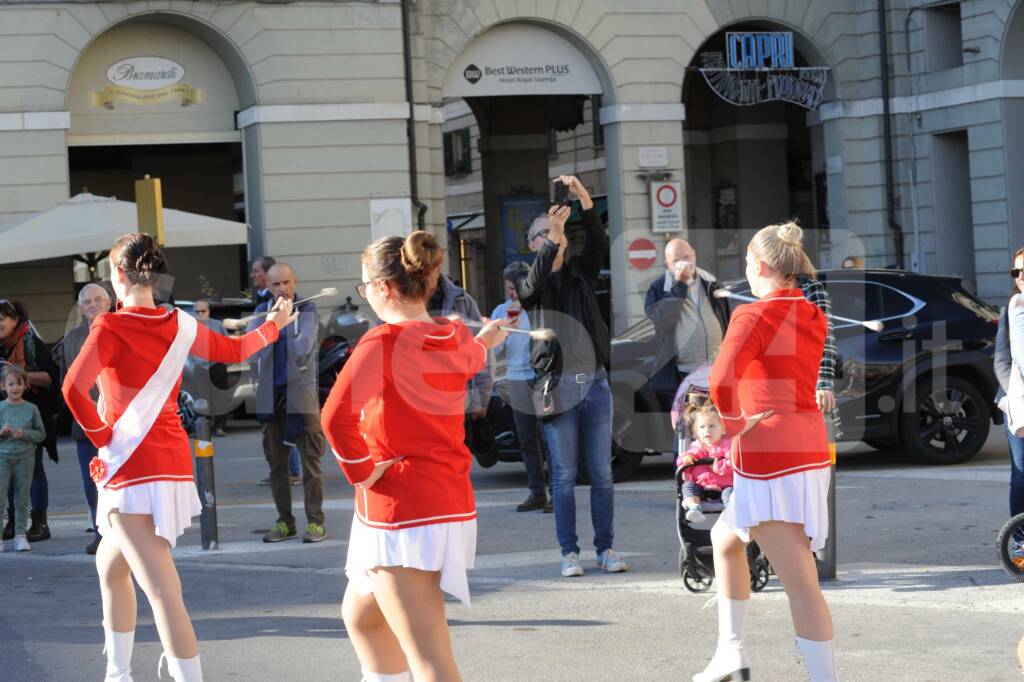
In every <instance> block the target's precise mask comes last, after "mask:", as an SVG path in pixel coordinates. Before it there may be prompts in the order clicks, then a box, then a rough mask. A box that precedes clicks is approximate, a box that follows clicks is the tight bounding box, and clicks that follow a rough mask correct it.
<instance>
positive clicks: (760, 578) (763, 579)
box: [750, 559, 768, 592]
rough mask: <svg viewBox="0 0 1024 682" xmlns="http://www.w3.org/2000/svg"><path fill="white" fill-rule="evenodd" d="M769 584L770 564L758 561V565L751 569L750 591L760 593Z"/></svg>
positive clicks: (761, 560)
mask: <svg viewBox="0 0 1024 682" xmlns="http://www.w3.org/2000/svg"><path fill="white" fill-rule="evenodd" d="M767 584H768V562H767V561H765V560H763V559H758V561H757V563H756V564H754V565H753V566H751V567H750V589H751V590H753V591H754V592H760V591H761V590H763V589H764V588H765V585H767Z"/></svg>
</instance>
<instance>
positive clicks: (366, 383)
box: [321, 318, 487, 530]
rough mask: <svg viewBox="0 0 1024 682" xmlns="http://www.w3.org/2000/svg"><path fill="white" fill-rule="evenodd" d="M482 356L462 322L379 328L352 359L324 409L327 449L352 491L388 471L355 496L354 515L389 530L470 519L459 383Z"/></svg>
mask: <svg viewBox="0 0 1024 682" xmlns="http://www.w3.org/2000/svg"><path fill="white" fill-rule="evenodd" d="M486 364H487V350H486V348H484V346H483V345H482V344H481V343H480V342H478V341H477V340H476V339H475V338H474V337H473V335H472V334H471V333H470V331H469V329H468V328H467V327H466V326H465V325H464V324H462V323H461V322H452V321H451V320H447V319H444V318H437V319H436V320H435V323H430V322H421V321H409V322H401V323H398V324H382V325H380V326H378V327H375V328H373V329H371V330H370V331H369V332H367V333H366V334H365V335H364V336H363V338H362V339H360V341H359V344H358V345H357V346H356V347H355V349H354V350H353V351H352V356H351V357H350V358H349V359H348V361H347V362H346V363H345V367H344V368H343V369H342V370H341V373H340V374H339V375H338V380H337V382H336V383H335V384H334V388H333V389H331V394H330V396H329V397H328V398H327V402H326V403H325V404H324V408H323V413H322V415H321V421H322V423H323V429H324V433H325V434H326V436H327V441H328V442H329V443H330V444H331V448H332V449H333V450H334V457H335V459H337V461H338V465H339V466H340V467H341V470H342V472H344V474H345V476H346V477H347V478H348V480H349V482H350V483H353V484H355V483H359V482H361V481H365V480H366V479H367V478H368V477H369V476H370V474H371V473H372V472H373V469H374V465H375V463H377V462H384V461H387V460H391V459H398V460H399V461H398V462H396V463H395V464H393V465H392V466H391V467H390V468H389V469H388V470H387V471H386V472H385V473H384V475H383V476H382V477H381V478H380V480H378V481H377V482H376V483H375V484H374V485H373V487H371V488H370V489H369V490H365V489H362V488H358V489H357V490H356V500H355V511H356V516H357V518H359V520H360V521H362V522H363V523H364V524H366V525H368V526H370V527H372V528H381V529H385V530H396V529H400V528H412V527H415V526H424V525H429V524H433V523H449V522H458V521H468V520H470V519H474V518H476V502H475V500H474V497H473V487H472V485H471V484H470V481H469V472H470V467H471V465H472V461H473V458H472V455H470V453H469V449H468V448H467V447H466V445H465V443H464V442H463V441H464V440H465V428H464V422H463V420H464V414H465V398H466V382H467V381H469V379H470V378H471V377H473V376H474V375H475V374H476V373H477V372H479V371H480V370H481V369H483V368H484V366H485V365H486Z"/></svg>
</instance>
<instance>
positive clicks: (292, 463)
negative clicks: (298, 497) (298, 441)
mask: <svg viewBox="0 0 1024 682" xmlns="http://www.w3.org/2000/svg"><path fill="white" fill-rule="evenodd" d="M301 471H302V469H300V468H299V449H298V448H292V451H291V454H290V455H288V473H289V474H291V475H292V476H298V475H299V473H300V472H301Z"/></svg>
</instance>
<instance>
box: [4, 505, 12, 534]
mask: <svg viewBox="0 0 1024 682" xmlns="http://www.w3.org/2000/svg"><path fill="white" fill-rule="evenodd" d="M3 539H4V540H13V539H14V514H11V513H10V511H9V510H8V513H7V525H5V526H4V534H3Z"/></svg>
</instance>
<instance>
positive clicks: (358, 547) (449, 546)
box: [345, 514, 476, 606]
mask: <svg viewBox="0 0 1024 682" xmlns="http://www.w3.org/2000/svg"><path fill="white" fill-rule="evenodd" d="M474 563H476V519H472V520H470V521H459V522H455V523H433V524H429V525H426V526H416V527H414V528H401V529H399V530H383V529H380V528H371V527H369V526H367V525H366V524H364V523H363V522H362V521H360V520H359V519H358V518H357V517H356V516H355V515H354V514H353V515H352V532H351V533H350V534H349V538H348V558H347V559H346V560H345V575H346V576H347V577H348V580H349V583H351V584H352V586H353V587H354V588H355V589H356V591H357V592H359V594H361V595H367V594H370V593H372V592H373V583H372V582H371V581H370V574H369V571H370V570H371V569H374V568H380V567H386V566H404V567H405V568H415V569H418V570H420V571H440V572H441V589H442V590H443V591H444V592H446V593H448V594H450V595H452V596H453V597H455V598H456V599H458V600H459V601H461V602H462V603H463V605H464V606H469V605H470V599H469V578H468V577H467V575H466V571H467V570H469V569H470V568H473V565H474Z"/></svg>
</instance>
